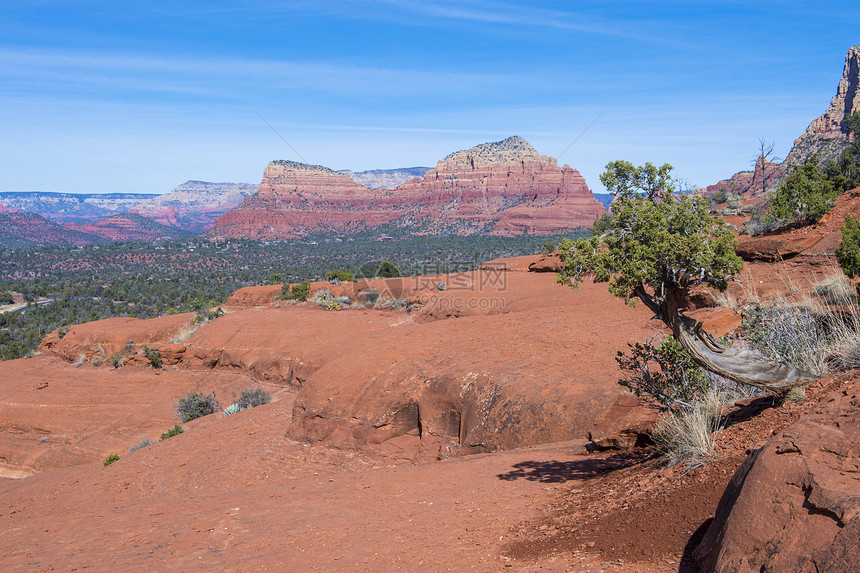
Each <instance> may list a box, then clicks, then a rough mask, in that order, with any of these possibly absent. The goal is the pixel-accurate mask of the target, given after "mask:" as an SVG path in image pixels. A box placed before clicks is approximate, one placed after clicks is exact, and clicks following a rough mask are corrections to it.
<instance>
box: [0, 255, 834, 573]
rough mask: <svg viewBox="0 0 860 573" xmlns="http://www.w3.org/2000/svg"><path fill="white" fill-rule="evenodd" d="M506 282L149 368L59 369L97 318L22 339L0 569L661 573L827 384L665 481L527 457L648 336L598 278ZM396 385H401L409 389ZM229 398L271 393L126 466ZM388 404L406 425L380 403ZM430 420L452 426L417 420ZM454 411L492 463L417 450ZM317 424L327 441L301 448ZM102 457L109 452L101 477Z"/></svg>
mask: <svg viewBox="0 0 860 573" xmlns="http://www.w3.org/2000/svg"><path fill="white" fill-rule="evenodd" d="M510 275H511V277H510V278H511V281H510V282H509V283H508V285H510V288H507V289H506V291H505V293H504V294H503V295H501V296H503V297H504V299H505V305H503V306H502V307H500V308H495V309H490V308H482V307H481V305H480V304H478V305H472V304H470V303H469V302H468V301H469V300H475V299H481V298H487V297H490V296H496V295H497V294H498V293H495V294H493V293H490V294H488V293H486V292H478V291H473V293H472V294H469V291H468V290H466V291H464V292H459V293H457V292H454V291H452V290H447V291H445V293H442V292H440V293H439V294H438V298H437V299H436V300H437V307H436V308H435V309H434V307H432V306H429V305H428V304H427V303H426V302H425V303H424V305H417V307H416V309H415V310H413V312H412V313H405V312H404V311H369V310H348V311H338V312H331V311H326V310H323V309H322V308H319V307H314V306H308V307H293V306H292V305H287V306H286V307H285V306H283V305H281V304H280V303H272V302H268V301H265V302H262V304H263V306H260V307H256V308H245V309H240V308H238V307H237V308H235V309H233V310H232V311H231V312H230V313H229V314H228V315H227V316H225V317H222V318H220V319H217V320H215V321H214V322H213V323H210V324H208V325H206V326H204V327H203V328H201V329H200V330H199V331H197V332H196V333H195V334H193V335H192V336H191V337H190V338H189V339H188V340H187V342H185V343H183V344H185V345H186V346H187V351H186V352H185V353H184V354H183V358H182V359H181V362H180V363H179V364H177V365H176V366H175V367H170V368H167V369H166V370H163V371H155V370H153V369H149V368H144V367H142V366H139V365H130V366H126V367H123V368H122V369H119V370H114V369H112V368H111V367H110V366H108V365H107V364H104V365H102V366H100V367H98V368H96V367H94V366H93V365H92V364H91V363H87V364H85V365H83V366H81V367H79V368H75V366H73V365H72V364H70V363H69V362H68V360H70V359H72V357H73V356H76V355H78V354H80V353H84V354H86V355H87V356H89V357H92V356H94V355H95V353H94V352H92V350H93V349H92V348H90V349H89V350H86V348H87V345H89V346H90V347H97V345H98V344H99V343H100V342H99V339H98V336H96V334H97V330H98V325H95V326H87V325H84V327H82V328H79V329H77V330H75V331H70V333H69V334H67V335H66V338H68V340H66V339H63V340H62V341H59V342H57V343H56V345H55V347H54V349H53V350H50V349H46V350H48V351H49V352H54V353H55V354H53V355H44V356H39V357H35V358H32V359H28V360H18V361H11V362H5V363H0V396H3V398H2V399H0V420H2V421H3V422H2V426H3V431H2V432H0V456H2V459H0V462H2V463H3V466H2V467H3V468H5V470H4V471H5V472H6V473H5V475H6V476H7V477H21V476H22V475H29V474H31V473H33V474H34V475H32V476H31V477H27V478H26V479H15V480H13V479H0V528H2V531H4V534H3V536H2V537H0V560H2V563H3V569H4V570H13V571H17V570H21V571H25V570H26V571H50V570H79V569H87V568H88V569H93V570H98V571H100V570H108V569H110V570H121V571H142V570H147V571H149V570H178V571H192V570H212V569H217V570H233V571H258V570H272V571H278V570H298V571H469V570H474V571H500V570H517V571H538V570H540V571H580V572H589V573H597V572H598V571H642V572H643V573H656V572H664V571H666V572H667V571H679V570H680V571H685V570H687V562H688V560H689V551H690V548H691V547H692V546H693V545H694V543H695V541H696V540H697V539H698V536H699V535H700V533H701V529H700V528H702V526H703V524H705V523H706V522H707V520H708V519H709V518H711V517H712V516H713V514H714V510H715V508H716V504H717V500H718V499H719V497H720V495H721V494H722V492H723V490H724V488H725V485H726V483H727V482H728V480H729V478H730V477H731V475H732V474H733V472H734V471H735V469H736V468H737V467H738V465H739V464H740V462H741V461H742V460H743V459H744V458H745V457H746V455H747V453H748V452H749V451H751V449H752V448H755V447H756V446H757V445H759V444H760V443H761V442H763V441H764V440H766V439H767V438H768V437H769V436H770V435H771V434H772V433H773V432H775V431H776V430H777V429H779V428H782V427H785V426H787V425H788V424H789V423H791V422H792V421H793V420H795V419H797V417H798V416H800V415H801V414H802V413H803V412H805V411H808V409H809V408H811V407H812V406H813V405H814V404H815V402H816V401H817V400H818V399H820V396H821V395H822V393H823V392H824V388H825V386H826V385H827V384H830V385H831V386H833V385H834V384H839V383H840V381H839V380H837V381H835V382H821V383H819V384H818V385H817V386H815V387H813V388H812V389H811V390H810V392H809V399H808V400H807V401H806V402H804V403H802V404H796V405H790V406H786V407H783V408H779V409H766V410H764V412H762V413H761V414H760V415H759V416H756V417H754V418H752V419H749V420H745V421H743V420H742V421H738V423H736V424H735V425H734V426H732V427H731V428H729V429H728V430H726V431H725V432H723V433H722V434H720V437H719V448H718V456H719V459H718V461H717V462H716V463H714V464H712V465H710V466H706V467H704V468H700V469H697V470H694V471H691V472H689V473H683V471H682V468H671V469H660V468H659V466H657V465H654V462H653V459H652V453H653V452H651V451H650V450H637V451H634V452H628V453H617V452H616V453H612V452H603V453H588V452H587V451H586V448H585V446H586V442H585V440H583V439H566V441H555V442H553V443H543V444H541V443H540V442H542V441H547V439H548V438H547V436H549V435H550V434H547V433H545V432H544V431H543V430H541V427H540V425H541V422H542V421H546V420H551V421H552V423H553V424H555V425H559V424H560V422H559V421H558V420H562V419H563V417H560V418H556V417H555V416H576V415H578V416H580V417H581V418H582V419H580V420H579V421H577V419H576V418H575V417H573V418H569V419H570V420H571V421H570V422H565V423H568V424H569V425H572V424H574V423H578V424H581V425H582V427H583V428H585V427H588V426H589V424H590V421H594V420H595V419H597V417H598V416H599V414H600V413H601V412H602V411H603V410H605V409H606V408H608V407H609V406H610V405H611V404H612V399H611V397H613V396H615V395H617V390H618V388H617V385H616V384H615V380H617V371H616V370H614V364H613V360H612V358H613V356H614V351H615V350H616V349H617V348H619V347H622V346H623V342H624V341H626V340H630V339H634V338H640V339H641V338H643V337H645V336H647V335H648V334H649V333H652V332H653V327H652V325H651V324H649V322H648V313H647V312H645V310H644V309H642V308H641V307H640V308H638V309H630V308H627V307H625V306H624V305H623V303H622V302H621V301H618V300H613V299H611V298H610V297H609V296H608V294H606V291H605V288H604V287H603V286H601V285H585V286H584V287H583V289H582V290H580V291H571V290H569V289H566V288H564V287H559V286H556V285H554V275H552V274H535V273H524V272H517V273H513V272H511V273H510ZM446 293H447V294H446ZM255 296H256V295H255ZM446 297H456V298H457V299H458V300H460V301H463V302H465V304H463V312H462V313H456V312H455V313H453V314H452V313H450V312H448V309H450V308H452V306H451V305H450V304H448V305H442V304H438V301H440V300H450V298H446ZM470 297H471V298H470ZM276 304H277V307H276V306H275V305H276ZM472 307H474V308H472ZM473 310H476V312H472V311H473ZM177 320H178V319H177ZM178 326H180V325H179V323H177V324H176V325H174V324H173V323H171V325H170V328H168V329H166V330H164V332H162V333H161V334H160V335H159V336H161V337H162V338H164V339H165V340H163V341H162V342H166V340H167V339H168V338H169V336H172V332H168V331H169V330H171V329H172V328H174V327H178ZM127 327H128V328H131V327H133V328H135V329H137V328H139V327H140V325H137V324H133V323H130V324H129V325H127ZM159 332H161V331H159ZM104 336H105V338H106V341H108V342H113V341H119V342H120V343H121V342H122V341H123V340H124V339H125V338H126V336H125V334H124V332H121V331H119V330H118V331H115V332H107V333H105V335H104ZM87 337H91V338H87ZM467 341H468V342H467ZM69 350H73V352H71V353H69V352H68V351H69ZM65 354H69V356H66V359H65V360H64V359H62V358H61V357H62V356H65ZM414 365H417V366H414ZM274 366H277V368H274V369H273V367H274ZM407 367H408V368H407ZM403 368H406V369H405V370H404V369H403ZM412 368H418V369H419V370H414V371H413V370H410V369H412ZM404 372H406V373H410V372H411V373H416V372H417V373H418V374H420V376H417V377H416V378H415V379H414V380H412V381H411V382H410V384H412V383H413V382H417V383H416V384H413V385H408V384H405V382H404V380H407V379H406V378H404ZM473 372H485V374H483V376H485V378H482V380H484V382H482V383H484V384H485V386H483V388H485V389H486V388H489V389H491V390H492V393H491V394H489V395H490V396H494V397H495V398H493V400H496V401H497V400H504V399H507V398H506V397H508V398H510V397H514V398H511V399H512V400H514V401H512V402H510V404H513V406H515V407H516V408H517V412H518V415H517V417H514V418H505V417H504V416H503V414H504V412H505V411H506V409H505V408H500V409H499V410H498V412H499V414H495V413H494V412H496V410H493V405H494V404H496V403H497V402H496V401H493V400H486V401H481V400H480V399H478V398H480V397H481V396H480V395H479V396H478V398H475V397H474V395H472V394H469V392H472V391H473V388H474V384H469V383H463V382H464V381H465V382H468V381H469V380H471V379H472V378H470V376H471V373H473ZM387 377H390V380H394V381H400V382H398V383H400V384H401V386H400V387H397V388H395V387H393V386H390V384H389V381H390V380H389V378H387ZM425 379H428V380H435V382H434V383H433V384H430V385H427V384H425V383H424V382H423V380H425ZM387 380H388V381H387ZM577 380H579V381H580V382H577ZM583 380H586V381H587V383H584V382H582V381H583ZM577 383H578V384H580V385H581V386H582V387H579V386H577ZM404 384H405V385H404ZM249 385H258V386H263V387H266V388H268V389H270V390H272V391H273V392H274V394H275V399H276V400H275V401H274V402H273V403H271V404H267V405H265V406H261V407H258V408H255V409H253V410H250V411H245V412H240V413H238V414H234V415H232V416H229V417H223V418H222V417H220V416H208V417H205V418H202V419H199V420H195V421H193V422H190V423H188V424H186V425H185V428H186V432H185V433H183V434H181V435H179V436H177V437H174V438H171V439H170V440H167V441H164V442H157V443H154V444H153V445H151V446H149V447H147V448H144V449H141V450H138V451H136V452H133V453H128V447H129V446H131V445H132V444H135V443H136V442H137V441H138V440H139V438H140V437H141V436H143V435H147V436H149V437H150V438H155V437H156V436H157V435H158V434H160V433H161V432H163V431H165V430H166V429H168V428H169V427H170V426H171V425H172V423H173V419H172V412H171V407H172V404H173V403H175V400H176V398H177V397H178V396H181V395H182V394H183V393H184V392H186V391H188V390H200V391H202V392H207V393H208V392H211V391H215V392H216V393H217V395H218V396H219V397H220V398H221V400H222V403H225V404H226V403H227V402H229V398H228V396H229V395H230V392H231V391H237V390H239V389H241V388H244V387H246V386H249ZM392 388H395V389H396V392H394V393H393V394H392V392H391V390H392ZM461 391H462V393H459V392H461ZM440 396H443V397H444V400H442V398H440ZM583 397H586V398H587V400H583ZM403 400H406V402H404V401H403ZM408 400H414V401H415V403H416V404H417V410H416V412H417V414H416V416H418V420H419V424H418V428H417V430H415V429H410V428H411V426H409V425H408V424H406V425H403V423H401V422H402V420H401V419H400V418H397V417H396V416H395V414H396V413H397V411H398V410H396V409H395V411H394V414H391V407H392V405H395V406H397V405H399V404H402V403H408ZM577 400H579V402H577ZM443 402H444V408H443V406H442V405H441V404H443ZM475 404H477V405H478V406H481V408H478V409H477V410H475V412H478V413H473V414H469V408H473V407H476V406H475ZM560 405H564V407H561V406H560ZM484 406H487V407H486V408H484ZM551 406H552V407H551ZM397 407H399V406H397ZM445 408H448V409H447V410H446V409H445ZM454 409H459V410H457V411H458V412H460V413H461V415H462V418H459V419H460V420H461V421H460V424H461V428H460V433H459V435H450V434H448V433H446V432H447V430H445V428H444V427H443V426H442V425H439V424H441V422H440V420H447V419H450V414H451V412H452V411H453V410H454ZM571 410H572V411H573V413H571ZM296 415H298V416H301V417H302V418H301V420H302V424H301V425H297V424H294V421H295V420H294V416H296ZM374 416H377V418H374ZM380 416H381V418H379V417H380ZM386 416H391V418H386ZM421 416H425V418H421ZM470 416H473V417H471V418H470ZM482 416H483V417H482ZM494 416H499V417H498V418H494ZM380 420H382V421H380ZM398 420H400V421H398ZM421 420H423V422H422V421H421ZM469 420H472V421H474V420H485V421H486V420H489V421H491V422H492V423H491V424H489V426H490V427H492V425H493V424H502V425H504V424H507V428H508V430H510V428H521V430H518V431H514V432H510V431H509V434H510V435H509V436H508V437H507V438H505V439H499V440H498V441H497V442H495V446H493V448H491V449H494V448H501V450H500V451H495V452H492V453H480V454H475V455H469V456H460V457H451V458H447V459H446V456H443V455H439V456H435V455H418V454H421V452H424V454H427V453H429V454H434V453H435V452H436V451H437V449H436V448H437V446H440V444H444V443H451V444H453V443H455V442H456V443H466V441H467V440H468V437H469V434H468V432H466V431H465V430H464V429H463V428H464V427H466V426H467V425H468V423H471V422H469ZM583 420H586V421H589V422H587V423H586V421H583ZM320 424H321V425H320ZM375 424H380V426H379V427H377V426H376V425H375ZM475 427H478V428H479V429H480V428H481V427H482V426H480V424H479V425H478V426H475ZM319 428H324V429H326V430H330V431H329V432H328V433H326V434H325V435H324V437H323V439H320V437H319V436H318V435H317V434H314V433H313V432H314V431H317V430H318V429H319ZM357 428H358V429H357ZM374 430H380V431H382V433H376V434H374V433H373V431H374ZM385 432H389V433H385ZM398 432H400V433H398ZM577 432H578V433H571V432H568V434H567V435H568V436H571V437H576V436H583V435H584V432H582V431H581V430H578V431H577ZM472 435H476V434H472ZM477 435H483V436H485V437H486V438H487V439H488V440H489V439H490V438H492V436H493V434H491V433H485V434H477ZM553 435H554V434H553ZM368 436H369V437H368ZM43 437H47V440H46V441H43V439H42V438H43ZM383 438H384V439H383ZM482 439H483V438H482ZM493 439H495V438H493ZM555 439H556V440H558V438H555ZM316 440H318V441H316ZM446 440H452V441H448V442H446ZM506 440H507V441H506ZM517 440H520V441H519V442H517ZM528 440H531V442H529V441H528ZM482 443H484V444H488V443H492V442H489V441H485V442H482ZM529 443H531V444H534V445H525V444H529ZM524 445H525V447H523V446H524ZM40 448H41V449H40ZM438 451H439V452H440V453H441V452H442V449H441V447H440V449H439V450H438ZM472 451H474V450H472ZM111 452H117V453H119V454H120V456H121V459H120V460H119V461H118V462H115V463H114V464H112V465H110V466H108V467H103V466H102V463H101V461H100V460H101V459H103V458H104V456H106V455H107V454H108V453H111ZM15 472H18V473H17V474H16V473H15Z"/></svg>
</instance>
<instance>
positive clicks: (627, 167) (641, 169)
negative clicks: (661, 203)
mask: <svg viewBox="0 0 860 573" xmlns="http://www.w3.org/2000/svg"><path fill="white" fill-rule="evenodd" d="M672 169H673V167H672V166H671V165H669V164H668V163H664V164H663V165H661V166H660V167H657V166H655V165H653V164H652V163H650V162H649V163H645V165H643V166H634V165H633V164H632V163H630V162H629V161H620V160H616V161H612V162H611V163H607V164H606V171H604V172H603V173H602V174H601V175H600V182H601V183H603V185H604V186H606V190H607V191H609V192H610V193H612V194H613V195H616V196H618V195H620V196H627V197H630V196H632V195H634V194H638V193H644V194H645V196H646V198H647V199H649V200H652V201H653V200H655V199H657V198H658V197H659V196H660V195H661V194H662V195H669V194H671V193H672V192H673V191H674V190H675V187H674V185H673V184H672V179H671V177H670V174H671V172H672ZM613 211H614V209H613Z"/></svg>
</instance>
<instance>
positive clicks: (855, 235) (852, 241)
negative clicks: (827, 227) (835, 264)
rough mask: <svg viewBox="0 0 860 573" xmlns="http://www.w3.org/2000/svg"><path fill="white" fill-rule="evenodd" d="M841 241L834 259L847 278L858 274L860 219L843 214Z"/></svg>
mask: <svg viewBox="0 0 860 573" xmlns="http://www.w3.org/2000/svg"><path fill="white" fill-rule="evenodd" d="M841 230H842V243H841V244H840V245H839V247H838V248H837V249H836V260H838V261H839V266H841V267H842V270H843V271H844V272H845V274H846V275H847V276H848V277H849V278H852V279H853V278H854V277H856V276H858V275H860V219H855V218H853V217H852V216H851V215H846V216H845V225H844V226H843V227H842V229H841Z"/></svg>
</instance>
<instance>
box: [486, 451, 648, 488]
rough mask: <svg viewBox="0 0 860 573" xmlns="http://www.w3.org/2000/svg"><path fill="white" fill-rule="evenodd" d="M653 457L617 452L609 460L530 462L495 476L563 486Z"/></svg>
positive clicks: (637, 452) (639, 453)
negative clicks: (563, 484)
mask: <svg viewBox="0 0 860 573" xmlns="http://www.w3.org/2000/svg"><path fill="white" fill-rule="evenodd" d="M652 457H653V454H651V453H647V452H642V451H632V452H618V453H616V454H611V455H609V456H607V457H589V458H584V459H581V460H575V461H571V462H560V461H556V460H550V461H544V462H537V461H527V462H520V463H518V464H514V466H513V467H514V469H513V470H511V471H509V472H505V473H503V474H498V475H497V476H496V477H498V478H499V479H500V480H505V481H515V480H518V479H525V480H528V481H539V482H541V483H564V482H567V481H572V480H579V479H586V478H592V477H595V476H599V475H601V474H605V473H607V472H611V471H613V470H618V469H621V468H626V467H628V466H632V465H635V464H638V463H642V462H644V461H646V460H649V459H651V458H652Z"/></svg>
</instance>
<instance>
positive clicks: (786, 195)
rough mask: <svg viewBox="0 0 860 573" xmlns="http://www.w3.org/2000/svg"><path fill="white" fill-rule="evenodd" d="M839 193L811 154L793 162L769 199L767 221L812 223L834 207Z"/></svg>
mask: <svg viewBox="0 0 860 573" xmlns="http://www.w3.org/2000/svg"><path fill="white" fill-rule="evenodd" d="M837 195H838V191H837V190H836V189H835V187H834V185H833V182H832V181H831V180H830V178H828V177H827V175H826V174H825V172H824V171H823V170H822V169H821V167H820V166H819V164H818V156H817V155H812V156H811V157H810V158H809V159H807V160H806V161H805V162H804V163H803V164H802V165H793V166H792V167H791V170H790V171H789V174H788V176H787V177H786V178H785V180H784V181H783V182H782V183H781V184H780V186H779V187H778V188H777V190H776V193H774V195H773V197H771V200H770V213H769V214H768V215H767V217H765V221H767V222H776V223H781V224H783V225H789V224H793V223H797V224H800V225H812V224H814V223H817V222H818V220H819V219H821V217H822V216H823V215H824V214H825V213H827V212H828V211H830V209H832V208H833V200H834V199H835V198H836V196H837Z"/></svg>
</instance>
